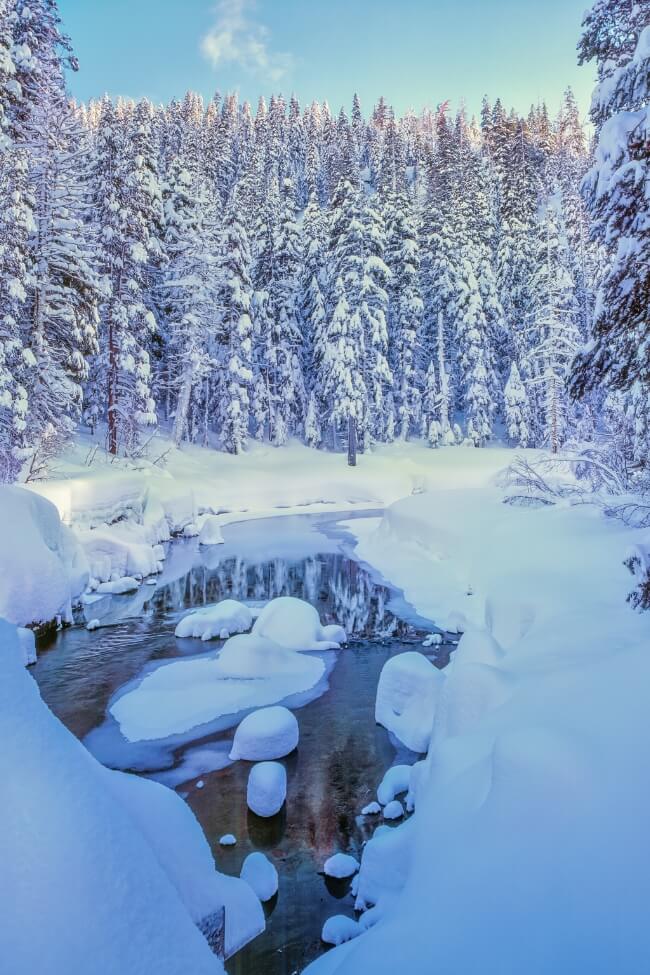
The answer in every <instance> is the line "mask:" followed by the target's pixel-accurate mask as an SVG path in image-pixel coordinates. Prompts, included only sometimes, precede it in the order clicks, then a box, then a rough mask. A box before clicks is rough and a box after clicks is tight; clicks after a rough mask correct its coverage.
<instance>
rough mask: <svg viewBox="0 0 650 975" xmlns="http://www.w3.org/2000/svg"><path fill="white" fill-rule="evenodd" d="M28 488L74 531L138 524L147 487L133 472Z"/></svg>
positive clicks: (91, 475) (92, 475) (68, 479)
mask: <svg viewBox="0 0 650 975" xmlns="http://www.w3.org/2000/svg"><path fill="white" fill-rule="evenodd" d="M29 487H30V489H31V490H32V491H34V492H35V493H37V494H40V495H41V496H42V497H45V498H48V499H49V500H50V501H51V502H52V503H53V504H54V505H55V506H56V508H57V509H58V512H59V515H60V517H61V520H62V521H63V522H64V523H65V524H66V525H70V526H73V527H75V528H97V527H99V526H100V525H110V524H113V523H115V522H118V521H128V520H133V521H136V522H141V521H142V517H143V513H144V510H145V507H146V504H147V495H148V484H147V481H146V480H145V479H143V478H142V477H141V476H139V475H138V474H136V473H123V472H116V471H110V472H107V471H101V472H97V473H89V474H85V475H78V474H77V475H76V476H73V477H66V478H65V479H62V480H51V481H38V482H37V483H35V484H33V485H32V484H30V485H29Z"/></svg>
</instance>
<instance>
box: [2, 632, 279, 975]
mask: <svg viewBox="0 0 650 975" xmlns="http://www.w3.org/2000/svg"><path fill="white" fill-rule="evenodd" d="M0 642H1V644H2V652H1V653H0V735H1V737H2V742H3V747H2V750H1V751H0V774H1V775H2V779H3V782H4V783H5V801H4V802H3V803H2V807H1V808H0V859H1V860H2V865H3V873H2V887H3V891H5V892H6V893H7V896H4V897H3V910H2V912H1V913H0V942H1V943H2V951H3V961H4V963H5V964H6V965H7V966H8V968H9V969H10V970H11V971H12V972H31V971H39V970H42V969H43V964H44V962H43V959H46V963H45V964H46V968H47V970H48V971H50V972H70V973H82V972H87V971H93V972H97V973H98V975H110V973H112V972H116V971H119V972H121V973H125V975H130V973H133V975H135V973H140V972H142V971H157V972H160V973H162V975H179V973H180V972H183V971H187V969H188V967H189V968H190V969H191V970H192V972H193V973H201V975H202V973H205V975H208V973H212V975H214V973H217V972H222V971H223V969H222V966H221V964H220V962H219V961H218V960H217V959H216V958H215V956H214V955H213V954H212V952H211V950H210V948H209V946H208V944H207V942H206V941H205V940H204V938H203V936H202V935H201V934H200V932H199V929H198V925H204V924H206V922H207V921H208V919H209V918H210V917H211V916H213V915H214V914H215V913H218V912H219V911H220V910H221V908H222V907H223V905H224V904H225V906H226V917H227V918H228V917H230V928H229V929H228V921H227V929H226V943H227V949H228V950H229V951H230V952H232V951H234V950H236V949H237V948H238V947H241V946H242V945H243V944H244V943H245V942H246V941H247V940H249V939H250V938H252V937H254V936H255V935H256V934H258V933H259V932H261V931H262V930H263V928H264V919H263V915H262V912H261V910H260V906H259V902H258V901H257V899H256V898H255V897H254V896H253V894H252V891H250V889H249V888H248V887H247V886H246V885H245V884H243V883H242V882H241V881H240V880H238V879H237V880H234V881H233V878H227V877H224V876H222V875H220V874H218V873H217V872H216V871H215V869H214V863H213V859H212V855H211V853H210V848H209V846H208V844H207V841H206V839H205V837H204V835H203V832H202V831H201V829H200V827H199V825H198V823H197V821H196V819H195V818H194V816H193V814H192V812H191V810H190V809H189V807H188V806H187V805H186V804H185V803H184V802H183V801H182V800H181V799H180V798H179V797H178V796H176V795H175V793H173V792H172V791H170V790H168V789H166V788H164V787H163V786H161V785H158V784H157V783H154V782H150V781H148V780H146V779H142V778H138V777H137V776H133V775H128V774H125V773H122V772H114V771H111V770H109V769H105V768H104V767H103V766H101V765H100V764H99V763H98V762H97V761H96V760H95V759H94V758H93V757H92V756H91V755H90V754H89V753H88V752H87V751H86V749H85V748H84V747H83V746H82V745H81V744H80V743H79V742H78V741H77V739H76V738H75V737H74V736H73V735H72V734H71V733H70V732H69V731H68V730H67V729H66V728H64V726H63V725H62V724H61V723H60V722H59V721H58V720H57V719H56V718H55V717H54V716H53V715H52V714H51V713H50V711H49V710H48V709H47V708H46V707H45V705H44V704H43V703H42V701H41V699H40V696H39V694H38V690H37V687H36V684H35V683H34V681H33V680H32V678H31V676H30V675H29V674H28V673H27V672H26V671H25V670H24V668H23V665H22V653H21V649H20V644H19V641H18V637H17V634H16V631H15V629H14V628H13V627H11V626H10V625H9V624H7V623H4V622H1V623H0ZM9 892H10V894H9ZM37 903H42V904H46V905H47V910H43V911H40V912H39V917H38V923H37V924H34V923H33V920H34V905H35V904H37ZM125 905H128V910H125Z"/></svg>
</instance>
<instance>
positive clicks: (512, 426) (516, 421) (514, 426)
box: [503, 362, 530, 447]
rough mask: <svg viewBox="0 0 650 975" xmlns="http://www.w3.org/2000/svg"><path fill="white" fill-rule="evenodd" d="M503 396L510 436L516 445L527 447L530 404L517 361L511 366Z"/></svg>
mask: <svg viewBox="0 0 650 975" xmlns="http://www.w3.org/2000/svg"><path fill="white" fill-rule="evenodd" d="M503 398H504V406H505V421H506V429H507V431H508V437H509V438H510V440H511V441H512V443H513V444H514V445H515V446H516V447H527V446H528V444H529V442H530V404H529V402H528V395H527V393H526V387H525V386H524V384H523V382H522V381H521V375H520V374H519V369H518V368H517V363H516V362H513V363H512V365H511V366H510V375H509V376H508V381H507V382H506V386H505V389H504V393H503Z"/></svg>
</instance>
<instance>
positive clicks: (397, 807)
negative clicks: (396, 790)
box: [384, 799, 404, 819]
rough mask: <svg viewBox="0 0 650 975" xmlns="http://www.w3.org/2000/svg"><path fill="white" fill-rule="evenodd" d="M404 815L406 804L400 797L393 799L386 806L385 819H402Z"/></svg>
mask: <svg viewBox="0 0 650 975" xmlns="http://www.w3.org/2000/svg"><path fill="white" fill-rule="evenodd" d="M403 815H404V806H403V805H402V803H401V802H400V801H399V799H393V800H392V801H391V802H388V803H386V805H385V806H384V819H401V818H402V816H403Z"/></svg>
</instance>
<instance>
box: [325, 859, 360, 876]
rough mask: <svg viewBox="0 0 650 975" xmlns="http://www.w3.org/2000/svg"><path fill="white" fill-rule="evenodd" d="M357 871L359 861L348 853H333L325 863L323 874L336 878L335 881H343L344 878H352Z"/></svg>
mask: <svg viewBox="0 0 650 975" xmlns="http://www.w3.org/2000/svg"><path fill="white" fill-rule="evenodd" d="M358 869H359V861H358V860H356V859H355V858H354V857H353V856H350V855H349V854H348V853H335V854H334V855H333V856H331V857H330V858H329V859H328V860H326V861H325V866H324V867H323V873H324V874H325V876H326V877H336V879H337V880H343V879H344V878H346V877H352V876H354V874H355V873H356V872H357V870H358Z"/></svg>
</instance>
